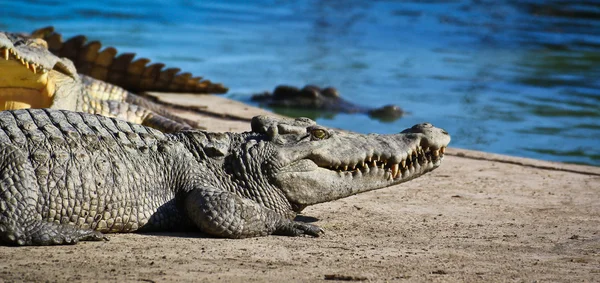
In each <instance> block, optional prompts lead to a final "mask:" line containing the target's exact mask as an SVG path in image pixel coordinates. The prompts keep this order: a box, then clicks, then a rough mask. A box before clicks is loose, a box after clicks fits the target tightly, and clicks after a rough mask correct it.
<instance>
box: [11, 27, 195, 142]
mask: <svg viewBox="0 0 600 283" xmlns="http://www.w3.org/2000/svg"><path fill="white" fill-rule="evenodd" d="M23 108H54V109H65V110H72V111H83V112H87V113H93V114H102V115H105V116H110V117H118V118H124V119H127V120H128V121H131V122H135V123H140V124H143V125H147V126H152V127H155V128H157V129H160V130H162V131H165V132H174V131H178V130H181V129H191V128H193V127H197V125H196V123H194V122H191V121H188V120H186V119H183V118H179V117H177V116H175V115H172V114H170V113H169V112H168V111H166V110H164V108H163V107H162V106H161V105H159V104H157V103H154V102H152V101H149V100H147V99H145V98H142V97H140V96H137V95H135V94H133V93H131V92H128V91H126V90H124V89H123V88H120V87H118V86H114V85H111V84H108V83H106V82H103V81H99V80H96V79H93V78H91V77H88V76H85V75H81V74H78V73H77V70H76V69H75V67H74V66H73V63H72V62H71V61H70V60H68V59H66V58H59V57H57V56H55V55H53V54H52V53H50V51H49V50H48V49H47V43H46V42H45V41H44V40H43V39H40V38H31V37H26V36H21V35H18V34H12V33H4V32H0V110H11V109H23ZM123 111H126V112H123Z"/></svg>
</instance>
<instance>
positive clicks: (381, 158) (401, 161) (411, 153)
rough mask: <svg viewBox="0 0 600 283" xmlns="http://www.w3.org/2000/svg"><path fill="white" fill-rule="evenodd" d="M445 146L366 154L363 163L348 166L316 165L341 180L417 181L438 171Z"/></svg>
mask: <svg viewBox="0 0 600 283" xmlns="http://www.w3.org/2000/svg"><path fill="white" fill-rule="evenodd" d="M445 150H446V146H441V147H423V146H420V145H417V146H415V147H414V148H411V149H409V150H407V151H405V152H399V153H395V154H394V153H374V154H367V155H366V157H365V158H364V159H362V160H360V161H357V162H355V161H353V162H349V163H346V164H342V163H339V164H335V165H333V164H322V163H321V164H317V165H318V166H319V167H321V168H325V169H328V170H332V171H335V172H337V173H338V175H339V176H340V177H349V176H352V177H365V176H372V175H376V176H380V177H381V178H384V179H386V180H387V181H391V182H394V183H397V182H400V181H402V180H405V179H409V178H414V177H416V176H418V175H421V174H424V173H426V172H428V171H431V170H433V169H435V168H437V167H438V166H439V165H440V164H441V161H442V159H443V158H444V152H445Z"/></svg>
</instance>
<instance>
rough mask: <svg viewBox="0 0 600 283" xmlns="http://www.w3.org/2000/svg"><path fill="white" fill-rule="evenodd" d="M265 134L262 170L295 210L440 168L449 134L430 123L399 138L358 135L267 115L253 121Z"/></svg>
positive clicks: (253, 127) (412, 129)
mask: <svg viewBox="0 0 600 283" xmlns="http://www.w3.org/2000/svg"><path fill="white" fill-rule="evenodd" d="M252 129H253V131H254V132H258V133H262V134H264V135H266V136H268V140H269V142H268V144H269V145H268V146H267V145H265V146H264V147H265V148H267V149H265V150H264V152H267V153H266V154H265V153H263V154H260V153H259V154H260V155H263V156H264V155H269V154H270V155H271V156H270V157H269V158H266V160H268V161H266V162H265V161H263V164H262V166H261V167H262V168H263V170H262V171H263V172H267V173H266V174H268V175H269V178H270V180H271V182H270V183H273V184H275V186H277V187H278V188H279V189H280V190H281V191H282V192H283V193H284V194H285V196H286V198H287V200H288V201H289V202H290V203H291V204H292V207H293V209H294V210H295V211H300V210H302V209H303V208H304V207H306V206H308V205H312V204H316V203H321V202H327V201H331V200H335V199H340V198H344V197H347V196H351V195H354V194H357V193H361V192H365V191H370V190H374V189H378V188H383V187H388V186H391V185H395V184H399V183H402V182H406V181H408V180H411V179H413V178H416V177H418V176H421V175H423V174H425V173H427V172H429V171H431V170H433V169H435V168H437V167H438V166H440V163H441V161H442V159H443V156H444V150H445V148H446V147H447V146H448V143H449V142H450V135H449V134H448V133H447V132H446V131H444V130H443V129H440V128H436V127H434V126H432V125H431V124H428V123H424V124H418V125H415V126H413V127H411V128H408V129H406V130H403V131H402V132H400V133H397V134H391V135H378V134H368V135H363V134H357V133H351V132H345V131H339V130H334V129H329V128H325V127H323V126H320V125H317V124H316V123H315V122H314V121H312V120H310V119H307V118H298V119H295V120H288V119H277V118H272V117H266V116H258V117H255V118H254V119H253V121H252Z"/></svg>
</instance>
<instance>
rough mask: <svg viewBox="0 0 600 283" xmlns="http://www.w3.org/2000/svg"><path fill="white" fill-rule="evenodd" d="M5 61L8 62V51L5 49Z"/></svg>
mask: <svg viewBox="0 0 600 283" xmlns="http://www.w3.org/2000/svg"><path fill="white" fill-rule="evenodd" d="M4 59H5V60H8V49H7V48H4Z"/></svg>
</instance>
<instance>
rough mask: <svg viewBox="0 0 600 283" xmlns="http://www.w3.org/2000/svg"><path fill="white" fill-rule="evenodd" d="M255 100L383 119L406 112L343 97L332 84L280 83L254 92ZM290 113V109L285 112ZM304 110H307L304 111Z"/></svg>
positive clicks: (253, 98) (399, 115) (261, 102)
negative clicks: (322, 85) (268, 90)
mask: <svg viewBox="0 0 600 283" xmlns="http://www.w3.org/2000/svg"><path fill="white" fill-rule="evenodd" d="M251 99H252V101H256V102H258V103H259V104H265V105H267V106H269V107H281V108H291V109H305V110H318V111H327V112H330V113H365V114H368V115H369V116H370V117H371V118H374V119H378V120H381V121H386V122H389V121H395V120H397V119H399V118H400V117H402V116H403V115H404V111H402V109H401V108H400V107H398V106H396V105H391V104H390V105H385V106H382V107H379V108H369V107H366V106H361V105H356V104H354V103H352V102H350V101H347V100H345V99H343V98H342V97H341V96H340V94H339V92H338V90H337V89H335V88H333V87H326V88H320V87H318V86H314V85H306V86H304V87H303V88H302V89H299V88H297V87H293V86H287V85H279V86H277V87H275V89H274V90H273V93H270V92H263V93H260V94H256V95H253V96H252V98H251ZM286 114H287V112H286ZM303 114H305V113H303Z"/></svg>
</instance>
